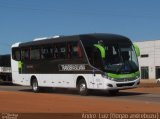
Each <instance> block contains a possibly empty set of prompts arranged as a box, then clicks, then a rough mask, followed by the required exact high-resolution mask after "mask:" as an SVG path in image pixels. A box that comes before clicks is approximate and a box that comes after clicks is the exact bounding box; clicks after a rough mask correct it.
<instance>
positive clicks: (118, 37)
mask: <svg viewBox="0 0 160 119" xmlns="http://www.w3.org/2000/svg"><path fill="white" fill-rule="evenodd" d="M92 38H94V39H103V40H107V41H108V42H110V41H111V42H117V40H118V41H120V42H131V41H130V40H129V39H128V38H127V37H125V36H122V35H117V34H109V33H91V34H80V35H71V36H60V37H48V38H46V39H42V40H35V41H30V42H25V43H18V44H16V45H12V46H13V47H27V46H36V45H44V44H49V43H58V42H64V41H77V40H85V41H88V40H91V39H92Z"/></svg>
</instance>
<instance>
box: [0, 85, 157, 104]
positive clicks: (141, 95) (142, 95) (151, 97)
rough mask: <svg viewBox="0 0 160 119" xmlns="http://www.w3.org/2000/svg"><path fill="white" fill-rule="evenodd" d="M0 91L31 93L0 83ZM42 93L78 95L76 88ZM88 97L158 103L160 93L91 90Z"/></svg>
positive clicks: (28, 89)
mask: <svg viewBox="0 0 160 119" xmlns="http://www.w3.org/2000/svg"><path fill="white" fill-rule="evenodd" d="M158 90H159V89H158ZM0 91H20V92H28V93H32V89H31V87H25V86H17V85H12V84H0ZM42 93H50V94H55V93H56V94H59V95H72V96H79V94H78V93H77V91H76V90H71V89H67V90H66V89H53V90H52V91H44V92H42ZM89 97H93V98H107V99H114V100H120V99H121V100H134V101H143V102H146V103H160V93H159V94H158V93H154V92H153V93H151V92H146V91H141V90H138V91H137V92H135V91H132V90H123V91H120V92H119V93H118V94H117V95H115V96H110V95H109V94H108V93H107V92H102V91H92V92H91V94H90V95H89Z"/></svg>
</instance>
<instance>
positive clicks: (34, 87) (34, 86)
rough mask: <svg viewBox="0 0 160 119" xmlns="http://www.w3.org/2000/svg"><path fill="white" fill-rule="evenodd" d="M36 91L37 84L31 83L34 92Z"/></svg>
mask: <svg viewBox="0 0 160 119" xmlns="http://www.w3.org/2000/svg"><path fill="white" fill-rule="evenodd" d="M37 89H38V84H37V82H33V90H34V91H36V90H37Z"/></svg>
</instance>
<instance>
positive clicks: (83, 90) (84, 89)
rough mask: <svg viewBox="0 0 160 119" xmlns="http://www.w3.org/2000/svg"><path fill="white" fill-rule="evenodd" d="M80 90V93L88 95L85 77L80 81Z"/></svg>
mask: <svg viewBox="0 0 160 119" xmlns="http://www.w3.org/2000/svg"><path fill="white" fill-rule="evenodd" d="M78 91H79V94H80V95H82V96H86V95H88V89H87V84H86V82H85V80H84V79H82V80H80V81H79V82H78Z"/></svg>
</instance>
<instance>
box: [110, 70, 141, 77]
mask: <svg viewBox="0 0 160 119" xmlns="http://www.w3.org/2000/svg"><path fill="white" fill-rule="evenodd" d="M107 75H108V76H109V77H111V78H135V77H136V76H140V72H139V71H137V72H135V73H130V74H113V73H107Z"/></svg>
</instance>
